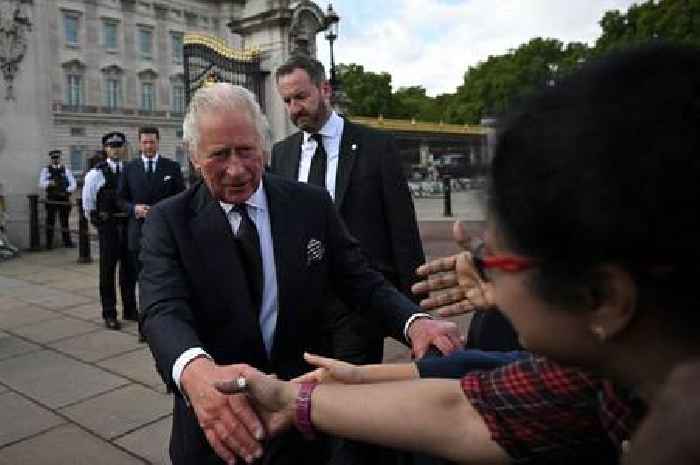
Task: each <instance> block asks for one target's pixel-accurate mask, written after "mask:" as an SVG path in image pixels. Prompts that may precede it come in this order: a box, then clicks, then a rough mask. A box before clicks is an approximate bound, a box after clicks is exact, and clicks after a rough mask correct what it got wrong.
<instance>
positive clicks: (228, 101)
mask: <svg viewBox="0 0 700 465" xmlns="http://www.w3.org/2000/svg"><path fill="white" fill-rule="evenodd" d="M214 111H215V112H225V111H230V112H241V111H244V112H246V113H248V116H249V117H250V120H251V122H252V123H253V125H254V126H255V129H256V131H257V133H258V137H259V138H260V147H261V148H262V150H263V152H264V153H265V155H266V156H267V154H269V152H270V139H271V137H270V130H269V125H268V124H267V119H266V118H265V115H263V112H262V110H261V109H260V105H258V102H257V100H256V99H255V95H253V93H252V92H251V91H249V90H248V89H246V88H245V87H241V86H238V85H234V84H230V83H228V82H217V83H215V84H211V85H209V86H205V87H201V88H200V89H199V90H197V92H195V94H194V96H193V97H192V100H191V101H190V104H189V105H188V107H187V114H186V115H185V120H184V121H183V123H182V139H183V141H184V143H185V146H186V147H187V150H188V151H189V152H190V154H196V152H197V150H198V149H199V147H198V145H199V118H200V116H201V115H202V113H208V112H214Z"/></svg>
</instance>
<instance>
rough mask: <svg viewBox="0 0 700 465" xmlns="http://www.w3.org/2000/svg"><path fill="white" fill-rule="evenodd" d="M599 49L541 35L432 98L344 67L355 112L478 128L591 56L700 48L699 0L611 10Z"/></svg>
mask: <svg viewBox="0 0 700 465" xmlns="http://www.w3.org/2000/svg"><path fill="white" fill-rule="evenodd" d="M599 24H600V26H601V28H602V34H601V36H600V37H599V38H598V39H597V40H596V42H595V46H594V47H593V48H591V47H589V46H588V45H587V44H585V43H580V42H571V43H568V44H564V43H562V42H561V41H559V40H557V39H553V38H541V37H536V38H533V39H531V40H530V41H528V42H527V43H526V44H522V45H520V46H519V47H518V48H516V49H512V50H510V51H508V53H505V54H503V55H498V56H490V57H488V58H487V59H486V60H485V61H483V62H480V63H478V64H476V65H475V66H471V67H469V69H467V70H466V72H465V73H464V80H463V83H462V85H460V86H459V87H458V88H457V91H456V92H455V93H454V94H443V95H439V96H437V97H430V96H428V95H426V92H425V88H423V87H422V86H410V87H401V88H399V89H397V90H395V91H392V86H391V75H390V74H388V73H380V74H376V73H372V72H367V71H365V70H364V68H363V67H362V66H361V65H357V64H349V65H340V66H339V70H340V78H341V80H342V83H343V88H344V89H345V91H346V93H347V95H348V97H350V100H351V104H350V109H349V113H350V114H354V115H362V116H377V115H380V114H381V115H384V116H385V117H388V118H402V119H410V118H415V119H416V120H420V121H433V122H438V121H445V122H448V123H458V124H465V123H469V124H474V123H479V121H480V120H481V118H483V117H484V116H487V115H494V114H499V113H502V112H504V111H506V110H507V109H508V108H510V107H511V106H512V105H513V104H514V103H516V102H517V101H518V100H519V99H521V98H523V97H524V96H527V95H528V94H530V93H532V92H533V91H534V90H536V89H537V88H538V87H541V86H545V85H553V84H555V83H556V80H557V79H559V78H561V77H562V76H564V75H565V74H567V73H570V72H571V71H573V70H574V69H576V67H578V66H580V65H581V64H582V63H583V62H585V61H586V60H588V59H589V58H590V57H592V56H594V55H597V54H601V53H605V52H607V51H609V50H613V49H617V48H622V47H628V46H631V45H636V44H639V43H642V42H646V41H650V40H655V39H664V40H668V41H674V42H683V43H689V44H693V45H696V46H700V0H660V1H659V0H656V1H653V0H647V1H645V2H643V3H639V4H635V5H632V6H631V7H630V8H629V9H628V10H627V12H625V13H623V12H620V11H619V10H613V11H607V12H606V13H605V14H604V15H603V17H602V18H601V20H600V22H599Z"/></svg>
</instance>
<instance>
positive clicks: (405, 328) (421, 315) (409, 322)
mask: <svg viewBox="0 0 700 465" xmlns="http://www.w3.org/2000/svg"><path fill="white" fill-rule="evenodd" d="M420 318H429V319H431V320H432V319H433V316H432V315H431V314H430V313H414V314H413V315H411V316H410V317H408V320H406V324H405V325H404V326H403V337H404V338H405V339H406V341H408V343H409V344H410V343H411V338H410V337H408V330H409V328H410V327H411V325H412V324H413V322H414V321H416V320H418V319H420Z"/></svg>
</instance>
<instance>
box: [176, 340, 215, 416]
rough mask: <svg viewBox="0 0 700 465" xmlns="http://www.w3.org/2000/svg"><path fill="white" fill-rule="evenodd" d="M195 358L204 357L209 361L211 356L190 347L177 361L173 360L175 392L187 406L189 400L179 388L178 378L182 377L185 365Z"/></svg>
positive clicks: (199, 349)
mask: <svg viewBox="0 0 700 465" xmlns="http://www.w3.org/2000/svg"><path fill="white" fill-rule="evenodd" d="M197 357H206V358H209V359H211V356H209V354H208V353H206V352H205V351H204V349H202V348H201V347H192V348H191V349H187V350H186V351H184V352H183V353H182V355H180V356H179V357H178V358H177V360H175V363H174V364H173V373H172V375H173V381H174V382H175V385H176V386H177V390H178V391H180V394H182V397H184V398H185V401H186V402H187V405H189V403H190V400H189V399H188V398H187V394H185V393H184V392H183V391H182V388H181V387H180V377H181V376H182V372H183V371H184V370H185V368H186V367H187V364H188V363H190V362H191V361H192V360H194V359H195V358H197Z"/></svg>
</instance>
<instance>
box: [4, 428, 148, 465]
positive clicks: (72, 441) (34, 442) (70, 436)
mask: <svg viewBox="0 0 700 465" xmlns="http://www.w3.org/2000/svg"><path fill="white" fill-rule="evenodd" d="M44 463H46V464H51V465H95V464H99V465H143V464H145V463H147V462H145V461H143V459H141V458H138V457H136V456H134V455H131V454H129V453H127V452H126V451H125V450H123V449H121V448H119V447H116V446H114V445H113V444H110V443H108V442H105V441H102V440H100V439H99V438H98V437H96V436H93V435H92V434H90V433H88V432H86V431H83V430H82V429H80V428H79V427H77V426H75V425H70V424H69V425H62V426H59V427H57V428H54V429H52V430H50V431H47V432H46V433H44V434H40V435H38V436H35V437H33V438H31V439H28V440H25V441H22V442H19V443H16V444H13V445H11V446H9V447H5V448H4V449H0V465H20V464H21V465H34V464H44Z"/></svg>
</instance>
